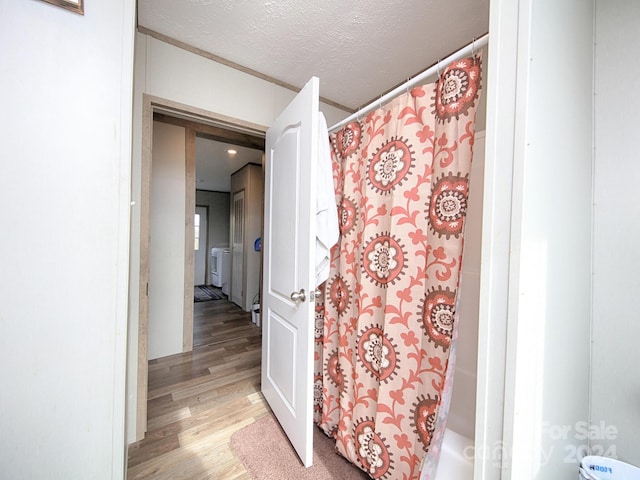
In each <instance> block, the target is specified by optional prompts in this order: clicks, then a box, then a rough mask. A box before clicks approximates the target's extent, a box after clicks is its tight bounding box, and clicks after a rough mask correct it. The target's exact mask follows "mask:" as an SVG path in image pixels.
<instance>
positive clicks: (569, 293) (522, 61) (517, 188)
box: [476, 0, 594, 480]
mask: <svg viewBox="0 0 640 480" xmlns="http://www.w3.org/2000/svg"><path fill="white" fill-rule="evenodd" d="M592 7H593V5H592V4H591V3H590V2H583V1H582V0H565V1H561V2H558V1H555V0H535V1H531V0H520V1H519V2H518V4H517V5H514V2H505V1H501V0H495V1H492V3H491V14H490V16H491V27H490V28H491V35H492V37H491V42H492V46H490V54H493V56H492V58H490V59H489V61H490V69H489V72H488V77H489V78H490V79H491V81H492V82H496V83H495V84H490V88H491V90H492V91H491V94H490V96H489V99H488V102H489V103H488V118H487V146H488V148H487V160H486V168H487V170H488V172H489V174H488V176H487V179H486V182H485V199H488V201H486V202H485V205H486V206H485V227H486V233H485V235H484V240H485V241H486V242H487V245H486V246H483V275H484V270H485V269H484V264H485V263H487V264H488V265H490V266H491V267H494V266H498V267H500V268H501V269H503V268H504V267H505V264H504V261H505V259H506V260H507V261H508V264H506V272H507V273H508V277H507V278H508V282H507V284H506V285H504V284H502V283H501V282H499V283H496V285H498V286H499V287H500V288H497V289H496V288H492V287H493V285H492V282H493V279H490V278H485V279H484V280H487V282H486V283H483V286H482V287H481V288H482V289H483V290H485V289H486V290H485V291H484V292H483V295H486V297H487V298H490V300H489V301H488V303H487V304H486V305H484V306H483V307H482V308H481V325H485V326H486V325H491V324H493V325H494V326H497V327H498V328H497V329H494V330H493V331H492V330H489V331H488V332H485V333H484V334H483V335H482V342H483V343H481V344H480V346H479V351H480V355H479V358H480V360H481V365H483V371H482V375H479V378H480V379H481V380H482V381H483V382H484V381H486V379H488V378H489V379H490V378H491V374H490V373H489V369H487V368H486V367H487V366H488V365H491V363H486V358H489V360H491V357H492V356H493V351H499V350H500V349H501V348H502V342H501V339H500V338H494V339H492V338H490V337H491V336H492V335H493V336H495V335H501V334H502V333H503V331H504V334H505V335H506V337H503V338H504V341H505V342H506V348H507V349H506V353H507V356H506V360H505V362H504V363H503V365H502V368H500V365H499V363H500V362H499V361H494V362H493V366H494V370H497V372H499V373H501V372H506V376H505V384H504V396H501V393H502V392H501V391H500V390H497V391H496V398H495V401H496V402H497V403H502V404H503V409H502V412H496V411H495V410H490V409H491V408H492V406H491V404H490V397H489V395H490V393H491V391H490V390H488V389H487V388H485V387H486V386H482V387H481V388H480V390H481V394H482V395H481V396H480V397H479V398H480V410H479V414H480V416H481V417H483V418H482V421H481V423H480V426H481V430H480V432H479V433H480V435H479V437H477V438H480V440H481V442H482V443H481V444H480V445H481V446H482V447H483V451H482V454H483V455H484V458H483V460H482V461H479V462H477V463H476V466H480V467H481V468H482V471H483V473H484V472H488V474H487V475H486V476H484V477H483V478H487V479H488V478H491V479H494V478H511V479H518V480H520V479H525V478H527V479H546V480H554V479H561V478H562V479H564V478H575V476H576V469H577V460H578V459H577V458H576V457H575V455H574V457H573V458H572V457H571V449H572V448H573V447H574V446H575V442H576V440H577V439H576V438H575V437H574V434H573V431H571V432H567V434H566V435H564V434H558V433H557V430H556V428H559V429H563V428H564V427H565V426H569V428H573V426H575V425H576V423H577V422H580V421H586V420H588V417H589V368H588V365H589V358H590V316H591V309H590V301H589V299H590V296H591V268H590V267H591V229H592V222H591V204H592V131H593V124H592V116H593V84H592V78H593V23H594V22H593V8H592ZM494 32H495V35H494ZM493 42H495V43H493ZM496 162H497V163H496ZM496 165H498V168H496ZM500 170H503V171H505V172H506V173H507V174H508V175H507V176H506V177H504V176H503V177H502V178H503V179H504V180H506V181H505V182H502V183H497V182H495V179H496V178H498V177H499V176H500V175H501V173H500ZM487 186H489V188H487ZM491 189H494V191H491ZM500 189H502V190H503V191H504V190H507V191H510V192H509V193H510V199H508V200H507V201H506V202H505V201H504V199H503V200H502V201H501V202H502V204H503V205H508V206H510V209H507V210H506V213H507V214H508V217H507V218H506V221H507V222H508V223H507V225H509V232H508V233H509V238H508V242H509V243H508V246H509V250H508V251H506V250H498V249H496V247H495V245H492V244H493V243H494V242H497V243H499V245H500V246H502V245H503V244H502V242H503V238H502V234H503V233H504V232H503V228H502V227H503V226H504V224H502V223H500V222H503V221H504V220H505V217H504V216H503V215H504V213H505V211H504V210H501V208H502V207H501V206H500V205H499V204H497V203H496V202H497V201H498V198H499V197H500V196H501V194H496V192H497V191H499V190H500ZM488 192H491V193H488ZM496 212H499V215H500V218H498V217H496V215H495V214H496ZM496 219H497V220H500V222H498V221H496ZM503 271H505V270H503ZM496 272H498V270H496ZM500 274H501V273H500ZM496 278H498V277H496ZM505 299H507V300H508V303H507V307H508V310H507V312H506V319H505V320H506V322H505V323H504V324H503V325H501V324H500V323H496V322H495V321H493V320H492V319H490V318H488V317H486V316H487V315H491V310H492V309H493V310H494V311H500V308H501V307H500V305H501V304H503V302H504V301H505ZM483 315H484V316H485V317H483ZM494 315H495V314H494ZM494 318H495V317H494ZM481 328H482V327H481ZM503 328H504V329H505V330H502V329H503ZM489 342H491V343H493V345H490V343H489ZM489 346H491V348H492V351H490V350H489ZM496 366H497V368H496ZM492 381H494V383H496V384H499V382H496V381H495V379H493V380H492ZM486 411H490V414H491V415H490V416H487V415H485V412H486ZM499 415H502V417H503V420H504V431H503V435H504V436H503V439H502V440H503V443H499V442H498V441H495V442H492V443H487V442H486V439H487V438H488V437H487V436H486V432H488V431H490V430H491V426H490V424H491V423H492V421H496V420H497V421H498V422H499V421H500V418H499ZM498 422H496V423H498ZM492 434H493V432H492ZM494 438H495V437H494ZM500 453H502V454H503V458H502V459H501V458H500V457H499V454H500ZM483 462H484V463H483ZM501 462H502V463H501ZM501 466H502V467H503V468H502V469H501ZM479 473H480V472H478V471H477V472H476V474H479Z"/></svg>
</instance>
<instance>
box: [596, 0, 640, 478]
mask: <svg viewBox="0 0 640 480" xmlns="http://www.w3.org/2000/svg"><path fill="white" fill-rule="evenodd" d="M639 26H640V3H639V2H637V1H635V0H616V1H611V0H609V1H602V0H598V1H596V32H595V33H596V37H595V39H596V48H595V91H596V92H595V93H596V95H595V126H596V129H595V152H596V153H595V172H596V176H595V182H594V253H593V354H592V368H591V370H592V373H591V384H592V388H591V403H592V407H591V420H592V422H593V423H594V425H597V426H598V427H599V429H598V431H594V433H595V436H596V438H594V439H593V441H592V442H591V443H592V447H593V449H594V451H595V452H596V453H598V452H601V451H602V450H604V451H605V452H608V453H610V454H615V455H617V456H618V457H620V458H621V459H622V460H625V461H627V462H630V463H633V464H634V465H638V466H640V433H639V432H638V429H639V428H640V375H638V365H640V348H638V340H639V339H640V322H639V321H638V312H639V311H640V295H638V293H639V292H640V274H639V272H640V268H639V267H640V201H639V200H638V193H637V191H638V185H640V149H638V143H637V141H638V127H639V126H640V95H639V94H638V92H640V64H638V62H637V61H635V60H634V58H635V56H636V55H637V53H638V51H639V50H640V28H639ZM601 422H604V425H605V426H606V427H605V428H607V429H608V433H607V432H606V431H603V430H602V429H600V425H602V423H601ZM614 429H615V430H614Z"/></svg>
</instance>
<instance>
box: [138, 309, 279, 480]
mask: <svg viewBox="0 0 640 480" xmlns="http://www.w3.org/2000/svg"><path fill="white" fill-rule="evenodd" d="M194 305H195V307H194V338H193V351H192V352H189V353H182V354H178V355H172V356H169V357H164V358H160V359H157V360H151V361H150V362H149V397H148V399H149V400H148V431H147V434H146V436H145V438H144V440H142V441H140V442H137V443H134V444H133V445H130V446H129V457H128V477H127V478H128V479H130V480H131V479H143V478H144V479H220V480H221V479H225V480H226V479H229V480H231V479H249V478H250V477H249V475H248V474H247V472H246V470H245V468H244V466H243V465H242V463H241V462H240V461H239V460H238V459H237V458H236V457H235V455H234V454H233V452H232V451H231V449H230V447H229V439H230V438H231V436H232V435H233V434H234V433H235V432H236V431H238V430H240V429H241V428H242V427H244V426H246V425H248V424H250V423H252V422H254V421H255V420H256V419H257V418H260V417H262V416H263V415H265V414H266V413H267V412H269V407H268V406H267V404H266V402H265V401H264V399H263V397H262V394H261V393H260V361H261V341H262V340H261V339H262V337H261V334H260V332H261V331H260V329H259V328H256V327H255V325H253V324H252V323H251V314H250V313H247V312H244V311H243V310H242V309H240V308H239V307H237V306H236V305H234V304H233V303H231V302H228V301H226V300H215V301H209V302H199V303H195V304H194Z"/></svg>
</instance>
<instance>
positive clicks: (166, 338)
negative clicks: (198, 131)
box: [148, 122, 193, 360]
mask: <svg viewBox="0 0 640 480" xmlns="http://www.w3.org/2000/svg"><path fill="white" fill-rule="evenodd" d="M152 148H153V166H152V168H151V202H150V203H151V207H150V208H151V222H150V231H151V242H150V244H149V337H148V339H149V350H148V358H149V360H153V359H154V358H160V357H166V356H167V355H173V354H176V353H181V352H182V351H183V338H182V337H183V330H184V327H183V317H184V255H185V244H184V242H185V236H184V216H185V213H184V212H185V198H186V190H185V189H186V184H185V182H186V180H185V179H186V167H185V162H186V160H185V129H184V128H183V127H177V126H175V125H168V124H166V123H162V122H153V147H152ZM191 248H193V246H192V247H191Z"/></svg>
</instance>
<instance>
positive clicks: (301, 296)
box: [291, 288, 307, 302]
mask: <svg viewBox="0 0 640 480" xmlns="http://www.w3.org/2000/svg"><path fill="white" fill-rule="evenodd" d="M306 298H307V296H306V295H305V293H304V288H301V289H300V291H299V292H293V293H292V294H291V300H293V301H294V302H304V301H305V300H306Z"/></svg>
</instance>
